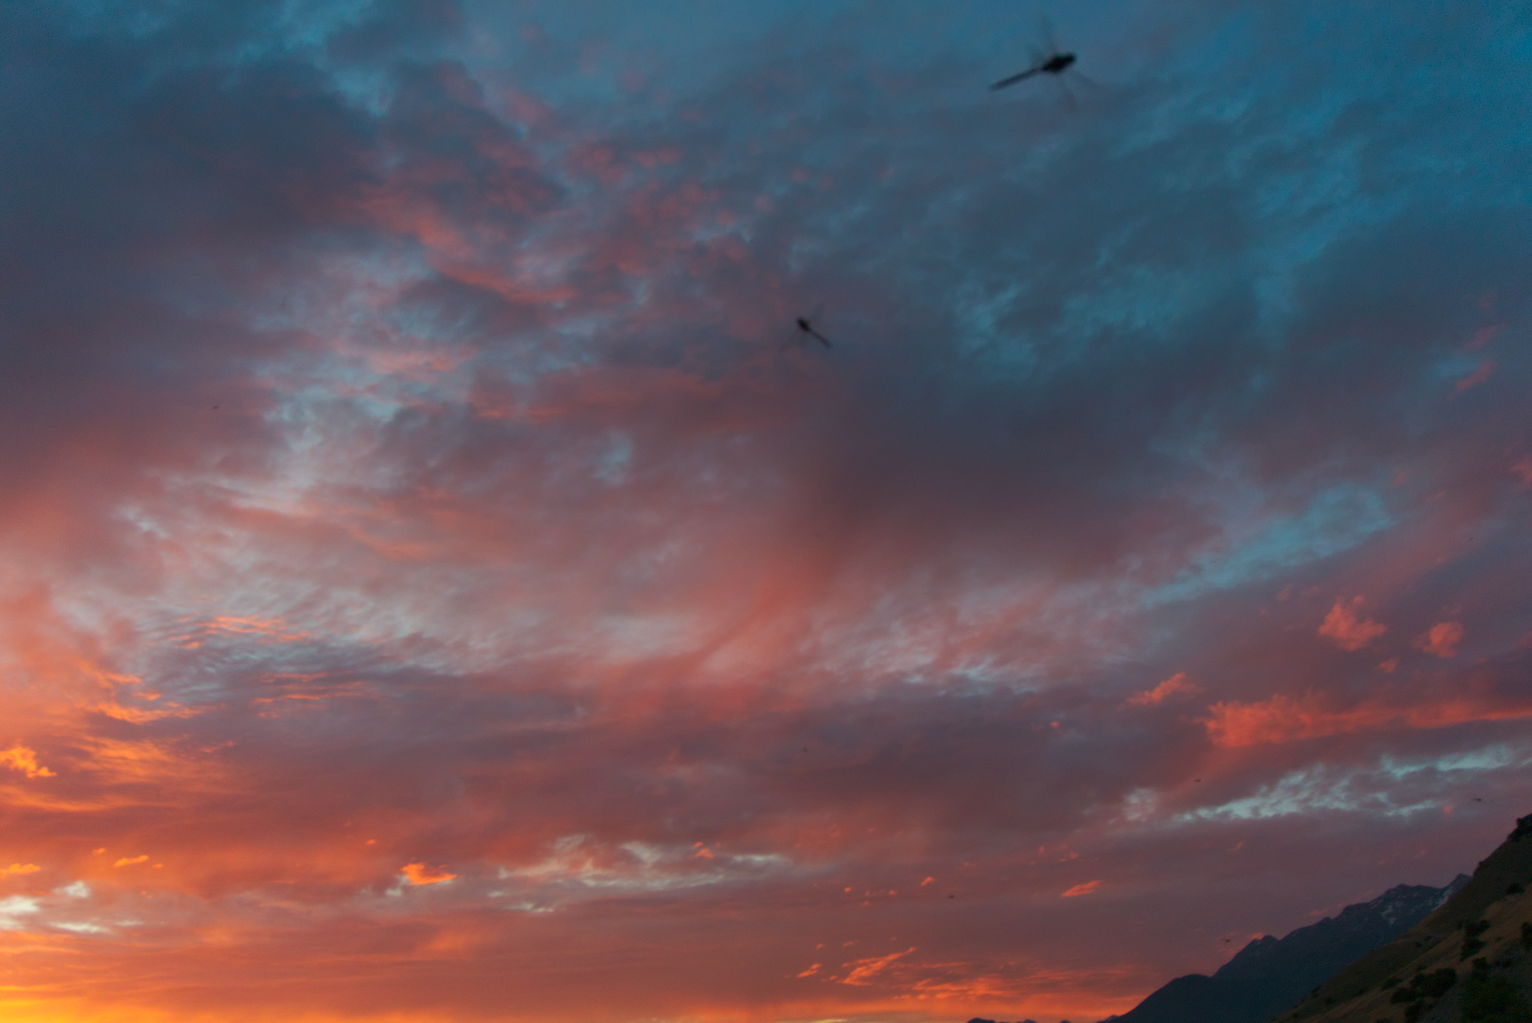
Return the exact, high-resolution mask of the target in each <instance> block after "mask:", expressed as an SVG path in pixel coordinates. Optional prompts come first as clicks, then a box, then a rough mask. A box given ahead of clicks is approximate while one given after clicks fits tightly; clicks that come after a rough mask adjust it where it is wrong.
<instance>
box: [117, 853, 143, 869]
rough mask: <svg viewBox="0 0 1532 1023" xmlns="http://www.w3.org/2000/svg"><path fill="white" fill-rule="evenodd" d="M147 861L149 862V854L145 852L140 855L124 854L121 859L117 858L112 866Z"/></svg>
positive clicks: (127, 865)
mask: <svg viewBox="0 0 1532 1023" xmlns="http://www.w3.org/2000/svg"><path fill="white" fill-rule="evenodd" d="M148 862H149V855H148V853H145V854H144V855H142V856H124V857H122V858H121V859H119V860H118V861H117V862H116V863H113V864H112V866H114V867H131V866H133V865H134V864H136V863H148Z"/></svg>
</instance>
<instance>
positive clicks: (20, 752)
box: [0, 746, 54, 778]
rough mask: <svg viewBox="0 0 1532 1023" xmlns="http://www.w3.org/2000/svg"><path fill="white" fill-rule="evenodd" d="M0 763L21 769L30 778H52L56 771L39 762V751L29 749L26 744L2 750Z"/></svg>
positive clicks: (0, 751) (13, 768)
mask: <svg viewBox="0 0 1532 1023" xmlns="http://www.w3.org/2000/svg"><path fill="white" fill-rule="evenodd" d="M0 764H4V765H5V766H6V767H9V768H11V769H12V770H14V771H20V772H21V773H22V774H24V775H26V776H27V777H28V778H52V777H54V773H53V772H52V771H50V770H49V769H48V768H46V767H44V766H43V765H42V764H40V763H38V762H37V751H36V750H33V749H28V748H27V747H26V746H12V747H11V748H10V749H7V750H0Z"/></svg>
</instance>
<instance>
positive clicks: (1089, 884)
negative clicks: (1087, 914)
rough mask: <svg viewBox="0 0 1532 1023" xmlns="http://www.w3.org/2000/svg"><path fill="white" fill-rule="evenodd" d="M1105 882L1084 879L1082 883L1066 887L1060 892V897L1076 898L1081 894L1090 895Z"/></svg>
mask: <svg viewBox="0 0 1532 1023" xmlns="http://www.w3.org/2000/svg"><path fill="white" fill-rule="evenodd" d="M1105 883H1106V882H1104V881H1082V882H1081V883H1080V884H1077V885H1074V886H1072V887H1070V888H1066V889H1064V891H1062V892H1060V893H1059V898H1061V899H1074V898H1078V897H1079V896H1081V895H1089V894H1090V893H1091V892H1094V891H1095V890H1096V889H1098V888H1100V887H1101V886H1102V885H1103V884H1105Z"/></svg>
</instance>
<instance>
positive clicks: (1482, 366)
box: [1452, 359, 1495, 394]
mask: <svg viewBox="0 0 1532 1023" xmlns="http://www.w3.org/2000/svg"><path fill="white" fill-rule="evenodd" d="M1494 372H1495V362H1494V360H1493V359H1485V360H1484V361H1483V362H1481V363H1479V368H1478V369H1476V370H1474V371H1473V372H1472V373H1470V374H1468V375H1467V376H1466V377H1464V378H1463V379H1461V380H1459V381H1458V382H1457V386H1455V387H1454V388H1453V389H1452V393H1453V394H1462V393H1463V392H1464V391H1466V390H1469V389H1470V388H1474V387H1478V386H1479V385H1480V384H1482V383H1484V381H1486V380H1488V379H1489V378H1490V377H1491V376H1492V375H1493V374H1494Z"/></svg>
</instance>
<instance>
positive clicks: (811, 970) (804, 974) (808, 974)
mask: <svg viewBox="0 0 1532 1023" xmlns="http://www.w3.org/2000/svg"><path fill="white" fill-rule="evenodd" d="M822 966H824V964H823V963H815V964H814V965H813V966H810V967H809V968H808V969H806V970H803V971H802V972H800V973H795V974H793V976H795V977H798V978H800V979H801V978H803V977H812V976H814V974H816V973H818V972H819V970H820V968H821V967H822Z"/></svg>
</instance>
